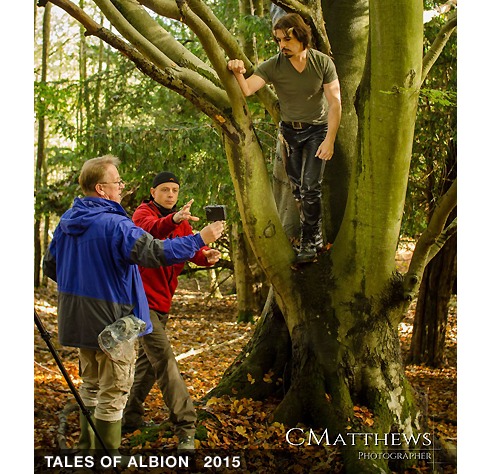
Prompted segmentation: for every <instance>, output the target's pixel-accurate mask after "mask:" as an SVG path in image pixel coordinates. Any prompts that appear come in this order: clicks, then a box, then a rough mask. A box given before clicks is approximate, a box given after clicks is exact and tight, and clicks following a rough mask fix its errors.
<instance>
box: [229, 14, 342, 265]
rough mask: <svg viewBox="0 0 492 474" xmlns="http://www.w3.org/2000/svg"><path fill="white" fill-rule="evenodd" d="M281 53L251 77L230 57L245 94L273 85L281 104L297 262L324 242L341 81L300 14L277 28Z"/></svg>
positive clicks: (310, 257)
mask: <svg viewBox="0 0 492 474" xmlns="http://www.w3.org/2000/svg"><path fill="white" fill-rule="evenodd" d="M273 35H274V38H275V41H276V42H277V43H278V45H279V48H280V53H278V54H277V55H275V56H273V57H272V58H270V59H268V60H267V61H265V62H264V63H262V64H261V65H260V66H259V67H258V68H257V69H256V71H255V72H254V74H252V75H251V76H250V77H248V78H247V79H246V78H245V77H244V73H245V72H246V69H245V67H244V63H243V61H242V60H240V59H233V60H231V61H229V63H228V68H229V69H230V70H231V71H232V72H233V73H234V76H235V77H236V79H237V81H238V83H239V86H240V87H241V90H242V92H243V94H244V95H245V96H249V95H252V94H254V93H255V92H256V91H257V90H259V89H261V88H262V87H263V86H264V85H265V84H267V83H271V84H273V86H274V87H275V91H276V92H277V95H278V99H279V103H280V116H281V120H282V121H281V123H280V135H279V138H280V140H282V142H283V144H284V145H285V148H286V161H285V169H286V172H287V176H288V177H289V180H290V182H291V186H292V190H293V194H294V197H295V199H296V201H297V202H298V203H299V205H300V214H301V243H300V250H299V253H298V255H297V261H298V262H300V263H301V262H308V261H311V260H313V259H314V258H315V257H316V253H317V251H319V250H320V249H321V248H322V246H323V236H322V228H321V183H322V179H323V172H324V168H325V163H326V161H327V160H331V158H332V156H333V151H334V143H335V137H336V133H337V131H338V127H339V125H340V119H341V110H342V108H341V99H340V84H339V81H338V76H337V72H336V69H335V65H334V63H333V61H332V60H331V58H330V57H328V56H327V55H325V54H323V53H321V52H319V51H316V50H314V49H312V48H311V47H310V44H311V29H310V28H309V26H308V25H306V23H305V22H304V21H303V19H302V18H301V16H299V15H298V14H296V13H289V14H287V15H284V16H282V17H281V18H280V19H279V20H278V21H277V22H276V23H275V25H274V27H273Z"/></svg>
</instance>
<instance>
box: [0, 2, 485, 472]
mask: <svg viewBox="0 0 492 474" xmlns="http://www.w3.org/2000/svg"><path fill="white" fill-rule="evenodd" d="M465 9H466V7H464V8H463V9H462V10H465ZM25 18H29V13H27V12H26V14H25ZM26 24H29V22H27V21H26ZM30 24H31V25H32V21H31V23H30ZM460 28H461V26H460ZM467 32H468V34H471V32H470V31H469V30H468V31H467ZM476 34H477V32H476V31H473V35H476ZM12 35H15V32H9V38H10V37H12ZM463 37H464V38H463ZM462 38H463V43H465V42H466V37H465V35H464V34H463V36H462ZM2 39H3V38H2ZM31 44H32V42H31ZM7 50H8V51H7V53H8V55H9V56H7V59H8V61H6V62H7V63H9V64H11V65H12V66H11V67H10V68H9V71H10V74H5V73H4V74H3V78H2V86H3V87H2V99H4V103H5V104H6V106H5V109H4V118H5V120H4V122H3V126H2V129H3V131H2V137H3V138H6V137H8V138H9V139H8V140H5V143H6V144H7V147H6V150H7V152H6V154H5V156H4V160H5V162H6V163H8V164H9V165H10V167H9V168H8V169H9V172H8V174H6V175H4V180H6V181H12V182H13V184H8V185H6V186H5V187H4V189H3V191H2V193H5V196H4V202H6V203H12V201H13V202H15V203H16V204H17V202H18V201H20V211H21V212H22V214H23V215H26V216H27V215H29V216H30V215H32V200H31V198H30V197H31V194H30V189H31V188H30V185H29V183H32V182H33V178H32V176H33V174H32V171H31V165H32V161H30V159H32V158H29V159H27V157H32V142H30V139H29V140H27V137H28V136H29V137H31V136H32V135H31V133H32V128H31V123H32V122H31V120H30V119H31V118H32V115H33V114H32V103H33V101H34V97H33V95H32V82H31V81H32V68H31V64H30V61H20V62H19V51H18V50H17V49H15V50H14V49H13V48H7ZM24 50H26V52H25V53H23V57H25V58H29V57H30V56H31V50H30V49H29V47H28V48H27V49H26V48H25V47H24V46H22V49H21V51H24ZM466 51H467V54H469V55H470V58H471V57H472V54H471V52H470V51H469V50H466ZM470 58H469V57H467V55H462V57H461V58H460V61H461V62H460V64H461V65H462V66H461V67H462V68H463V69H464V70H466V69H472V61H471V60H470ZM26 63H27V66H26ZM6 78H7V85H6V86H4V82H5V79H6ZM26 78H27V79H26ZM482 81H483V78H482V77H481V76H480V75H478V74H477V75H475V76H474V77H473V85H469V86H467V87H465V88H462V89H461V90H460V97H461V98H462V99H461V100H462V102H460V111H462V112H461V114H463V115H465V114H466V115H467V116H468V117H470V116H474V115H475V113H477V112H475V111H473V112H470V111H469V109H470V104H472V103H473V102H475V101H476V98H475V97H474V96H472V95H471V94H472V93H474V94H476V92H477V90H487V86H484V87H483V88H481V87H480V84H481V83H482ZM12 91H13V92H14V93H12ZM485 95H486V96H487V94H485ZM482 99H484V100H486V99H487V97H481V98H480V100H482ZM484 125H485V124H484V123H483V122H481V121H480V120H477V121H476V123H475V124H474V126H473V137H474V138H473V140H470V139H469V137H466V136H463V141H460V145H459V148H462V147H463V148H464V147H465V146H466V152H464V153H466V156H467V157H468V156H471V158H470V161H472V162H474V163H478V162H480V170H481V172H480V173H477V172H476V169H473V170H472V171H471V172H470V171H469V170H468V169H467V166H468V165H467V163H463V162H462V163H463V166H461V167H460V174H464V175H465V178H466V177H468V176H470V175H471V176H472V179H473V183H474V184H473V186H472V189H470V187H469V183H465V186H464V187H463V189H464V190H465V191H466V192H467V193H470V194H473V195H476V192H477V190H479V189H480V188H482V189H484V188H486V184H485V183H484V184H482V185H481V183H482V181H485V180H486V178H487V177H488V172H487V171H488V169H487V165H486V164H484V163H483V161H479V157H481V156H483V155H484V153H483V151H482V150H484V149H486V148H483V147H480V146H479V143H480V142H479V141H478V140H475V137H476V138H478V139H480V138H481V137H484V136H486V135H487V133H488V128H487V127H485V126H484ZM205 128H206V127H205ZM463 128H464V129H465V128H467V129H469V126H465V125H464V126H463ZM19 129H20V130H19ZM19 131H20V133H19ZM184 132H186V130H184ZM468 133H470V132H468ZM460 140H462V139H461V135H460ZM465 140H466V142H465ZM473 142H474V143H473ZM477 142H478V144H477ZM465 143H466V145H464V144H465ZM464 153H462V155H461V156H463V154H464ZM485 155H486V157H490V153H489V154H488V155H487V153H486V152H485ZM467 160H468V158H467ZM468 172H469V173H470V174H467V173H468ZM7 177H8V178H9V179H7ZM463 181H464V180H463ZM19 188H21V190H22V191H23V192H19ZM5 191H6V192H5ZM65 191H66V190H65ZM23 194H24V195H27V196H28V197H27V199H26V198H25V197H23V196H22V195H23ZM65 194H66V193H65ZM2 196H3V194H2ZM68 200H69V201H70V200H71V199H68ZM480 201H481V202H485V203H486V202H487V196H485V197H482V196H481V195H480V194H478V196H477V198H476V199H473V203H474V204H473V205H472V206H471V208H470V206H467V207H466V208H465V209H466V212H462V213H461V216H460V235H462V236H464V237H465V236H466V240H465V242H466V244H465V245H461V246H460V254H461V255H463V257H462V260H461V264H460V273H461V272H462V273H466V275H474V274H475V273H476V272H477V268H476V264H475V265H473V266H472V267H471V270H470V262H473V261H474V262H477V261H482V262H487V259H488V258H489V256H488V254H487V253H485V255H484V253H483V252H480V254H478V252H479V248H480V246H479V245H475V244H472V245H470V240H471V241H472V242H473V241H474V239H476V238H480V237H482V239H480V241H482V240H485V238H484V236H485V235H487V234H486V231H487V230H488V229H489V224H488V222H484V221H482V222H483V223H482V224H479V223H477V220H476V219H477V218H476V213H475V212H474V211H475V209H474V208H476V207H479V208H480V207H481V206H480ZM461 202H463V203H464V204H465V205H466V204H467V198H464V199H462V200H460V207H463V206H462V205H461ZM6 207H11V206H9V205H7V206H6ZM21 212H19V208H18V207H17V205H16V206H15V212H13V213H12V212H10V211H8V212H7V213H6V219H5V222H6V223H8V225H6V226H5V227H4V232H3V234H4V235H3V237H2V239H3V240H2V243H3V244H4V245H3V246H2V248H4V249H6V248H8V245H10V246H11V245H12V235H16V238H15V243H16V245H15V247H16V248H17V249H18V248H23V249H28V250H27V251H26V252H12V253H11V254H10V253H9V252H7V253H9V256H10V258H8V259H7V261H6V265H5V268H6V273H7V275H8V278H9V280H12V281H13V282H14V284H11V283H9V284H8V285H7V288H8V289H10V287H11V286H12V289H13V290H15V291H14V292H13V293H11V292H10V291H9V296H10V298H8V299H9V300H12V295H19V296H16V297H15V298H14V300H15V304H14V305H12V304H11V302H9V304H7V306H6V308H7V314H8V316H9V319H8V321H9V322H11V323H12V327H16V328H18V327H19V326H18V320H19V319H20V318H19V316H20V315H22V323H21V325H20V331H25V332H24V335H25V334H31V333H30V331H31V328H32V326H31V324H32V323H29V324H28V323H27V319H28V315H29V318H30V317H31V316H30V315H31V314H32V312H31V310H32V305H31V304H30V303H31V302H30V301H29V299H28V298H27V297H26V295H27V294H33V292H32V287H31V283H30V281H31V279H30V275H31V272H30V271H29V270H28V269H29V268H31V267H30V265H31V264H30V262H31V261H32V254H31V250H29V249H31V247H32V226H31V225H30V220H29V219H19V214H20V213H21ZM23 220H25V221H28V222H25V223H23V222H22V221H23ZM477 224H478V227H479V228H478V229H477ZM462 229H463V230H462ZM460 240H461V238H460ZM21 253H22V254H24V253H27V255H28V257H29V256H31V259H29V258H25V256H23V257H21V258H20V259H19V254H21ZM19 260H20V262H21V264H19ZM482 266H483V265H479V269H478V271H480V269H481V267H482ZM27 282H29V283H27ZM481 285H483V286H484V287H482V286H481ZM473 286H474V288H475V291H474V292H473V293H472V295H470V293H469V292H467V285H466V284H464V285H462V286H460V307H461V306H462V305H463V307H464V308H465V311H466V321H463V325H461V324H460V347H461V344H463V346H464V347H465V348H466V354H463V359H462V360H463V361H464V363H466V364H467V366H466V367H467V370H466V371H462V372H461V373H460V383H461V384H463V385H464V386H467V387H472V386H474V387H477V389H476V390H474V391H473V392H472V391H471V390H469V389H468V390H466V397H467V398H465V400H466V402H465V403H464V404H463V405H462V413H464V414H465V416H463V418H464V419H463V418H462V420H463V425H461V421H460V432H461V433H462V434H461V433H460V436H462V437H463V438H464V439H463V442H464V443H468V442H469V440H470V439H471V438H472V436H473V442H474V444H475V447H476V448H478V449H476V451H475V453H477V454H472V455H471V456H470V458H469V459H468V460H467V465H468V466H469V463H470V462H473V458H474V457H475V456H477V457H481V456H482V453H483V452H482V453H480V449H479V446H480V443H481V441H482V437H481V436H480V435H474V433H475V432H474V431H473V430H474V429H475V428H474V427H473V428H468V429H467V424H466V423H467V420H470V419H472V420H473V419H475V420H477V419H482V420H486V417H487V414H486V413H485V414H484V411H485V412H486V411H487V410H482V409H481V405H480V404H479V403H477V401H476V400H477V399H476V398H475V397H476V396H477V395H478V394H480V383H482V384H485V383H486V382H485V381H484V379H481V378H480V376H479V375H477V374H476V372H474V371H472V370H469V369H471V367H470V365H474V361H475V360H478V356H473V355H472V356H470V355H469V353H470V352H472V353H473V351H474V350H475V348H477V347H479V346H480V345H481V344H477V342H478V341H480V340H481V339H480V338H484V339H485V338H486V337H487V331H483V330H482V328H487V323H486V321H484V320H483V319H484V315H485V313H486V311H485V310H484V308H486V307H487V306H485V305H483V306H482V305H480V304H478V307H477V300H479V298H477V296H476V295H479V296H480V288H482V290H481V293H482V298H483V295H485V294H487V291H488V288H487V286H488V285H486V283H485V282H481V281H480V280H478V281H477V282H476V284H474V285H473ZM4 288H5V285H4ZM229 298H230V297H227V298H226V301H229ZM36 299H38V298H36ZM26 300H27V301H26ZM220 304H221V306H223V304H224V302H222V303H220ZM468 308H471V310H468ZM176 310H177V312H178V313H179V311H180V306H179V300H178V302H177V309H176ZM480 318H482V319H480ZM468 319H473V321H476V323H472V327H471V328H470V322H469V321H468ZM233 320H234V317H233V316H231V317H230V321H231V322H232V321H233ZM24 325H25V326H24ZM462 328H463V329H462ZM477 328H480V329H478V330H477ZM16 330H17V329H16ZM24 337H25V336H24ZM470 340H472V343H471V344H470ZM28 341H30V337H28ZM461 341H463V342H461ZM485 342H486V341H485V340H484V341H483V343H482V344H484V343H485ZM21 347H23V350H20V348H21ZM24 349H25V347H24V344H22V345H18V346H17V347H15V348H14V347H11V346H10V348H9V352H11V351H12V350H13V351H18V352H27V354H23V355H19V357H18V359H19V360H20V364H21V365H20V367H19V366H17V364H15V365H11V364H9V365H11V366H10V367H9V369H10V370H9V371H8V372H5V368H3V372H4V374H3V377H4V378H7V377H9V378H10V379H11V380H17V382H16V383H15V384H9V385H15V390H21V391H23V392H24V393H27V394H31V392H32V385H31V382H30V377H29V373H30V371H31V367H32V352H31V351H30V343H29V342H28V344H27V349H28V350H24ZM177 352H178V351H177ZM4 360H5V359H4ZM22 367H25V368H24V369H23V370H22V376H21V377H19V374H20V373H21V371H20V369H21V368H22ZM23 387H24V388H23ZM482 393H484V392H482ZM469 397H471V399H469ZM8 398H9V399H10V397H8ZM29 399H31V402H32V397H31V395H27V400H29ZM2 401H3V399H2ZM26 406H27V407H29V406H32V403H29V401H27V402H26ZM473 409H475V410H480V414H478V413H476V412H473V411H472V410H473ZM28 411H29V410H28ZM31 420H32V418H31V416H30V415H28V416H27V419H24V417H21V421H20V422H19V421H18V417H17V416H15V421H14V422H13V423H10V425H14V426H15V427H16V429H18V430H19V431H20V435H21V436H22V439H23V440H25V444H26V446H32V445H33V443H31V442H30V441H31V440H30V437H31V436H32V433H31V426H32V423H31ZM480 424H483V423H480ZM485 424H486V426H487V423H485ZM461 426H463V431H461V429H462V428H461ZM33 441H34V440H33ZM11 458H12V459H10V458H9V460H10V461H14V464H13V465H15V463H16V462H18V461H16V460H15V458H14V457H11ZM465 472H466V471H465Z"/></svg>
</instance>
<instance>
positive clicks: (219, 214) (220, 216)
mask: <svg viewBox="0 0 492 474" xmlns="http://www.w3.org/2000/svg"><path fill="white" fill-rule="evenodd" d="M205 214H206V215H207V221H210V222H215V221H225V220H226V219H227V212H226V207H225V206H205Z"/></svg>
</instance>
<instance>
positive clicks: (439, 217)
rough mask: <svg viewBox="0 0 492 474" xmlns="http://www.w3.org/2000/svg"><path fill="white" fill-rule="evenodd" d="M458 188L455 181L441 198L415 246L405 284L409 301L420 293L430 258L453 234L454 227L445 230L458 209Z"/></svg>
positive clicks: (406, 297) (405, 292)
mask: <svg viewBox="0 0 492 474" xmlns="http://www.w3.org/2000/svg"><path fill="white" fill-rule="evenodd" d="M457 187H458V184H457V180H455V181H454V182H453V184H452V185H451V187H450V188H449V189H448V191H447V192H446V193H445V194H444V195H443V196H441V198H440V199H439V201H438V203H437V205H436V207H435V209H434V212H433V213H432V217H431V219H430V222H429V225H428V226H427V229H425V231H424V232H423V233H422V235H421V236H420V239H419V240H418V242H417V245H416V246H415V250H414V252H413V257H412V260H411V262H410V266H409V268H408V272H407V274H406V275H405V279H404V283H403V285H404V294H405V299H406V300H407V301H411V300H412V299H413V298H414V296H415V294H416V292H417V291H418V288H419V286H420V282H421V280H422V274H423V272H424V270H425V266H426V265H427V263H428V262H429V261H430V258H432V257H433V256H434V255H435V254H436V253H437V250H438V246H439V245H440V242H441V241H442V240H443V239H445V238H446V235H445V234H446V233H450V232H452V226H450V227H448V228H447V229H446V230H445V231H444V232H443V229H444V226H445V225H446V220H447V218H448V216H449V214H450V212H451V211H452V210H453V209H454V208H455V207H456V203H457ZM429 257H430V258H429Z"/></svg>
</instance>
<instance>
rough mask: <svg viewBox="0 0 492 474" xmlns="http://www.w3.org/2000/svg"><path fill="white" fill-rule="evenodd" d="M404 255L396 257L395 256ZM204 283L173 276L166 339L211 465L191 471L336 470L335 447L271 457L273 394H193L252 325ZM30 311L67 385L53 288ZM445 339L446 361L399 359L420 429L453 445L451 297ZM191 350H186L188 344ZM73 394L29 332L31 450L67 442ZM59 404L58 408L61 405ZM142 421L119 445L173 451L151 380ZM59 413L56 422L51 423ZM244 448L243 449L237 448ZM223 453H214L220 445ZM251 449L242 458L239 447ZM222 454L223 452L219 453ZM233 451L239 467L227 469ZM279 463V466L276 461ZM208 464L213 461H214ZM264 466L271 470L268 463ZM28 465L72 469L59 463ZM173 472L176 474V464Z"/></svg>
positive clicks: (72, 433)
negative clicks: (144, 425) (419, 397)
mask: <svg viewBox="0 0 492 474" xmlns="http://www.w3.org/2000/svg"><path fill="white" fill-rule="evenodd" d="M403 257H404V255H403ZM206 286H207V283H206V282H205V283H204V282H203V280H201V281H200V280H198V279H195V278H191V279H190V278H185V277H181V281H180V286H179V288H178V291H177V293H176V295H175V299H174V303H173V307H172V310H171V317H170V319H169V322H168V326H167V328H168V330H167V333H168V337H169V339H170V341H171V343H172V345H173V348H174V352H175V354H176V356H178V358H179V365H180V369H181V372H182V374H183V377H184V379H185V381H186V383H187V385H188V389H189V392H190V394H191V396H192V398H193V400H194V402H195V403H196V407H197V411H198V414H199V419H200V422H199V428H198V429H197V438H198V439H196V441H195V443H196V446H197V447H198V448H199V450H198V451H197V452H202V453H205V454H206V453H209V454H210V459H207V458H206V456H205V458H202V460H203V461H204V462H210V465H211V466H210V468H209V469H205V470H204V471H201V470H199V469H197V470H196V471H194V472H243V473H248V472H249V473H256V472H258V473H260V472H261V473H263V472H264V473H267V472H272V473H274V472H279V471H284V472H293V473H303V472H333V473H338V472H342V464H341V456H340V452H339V450H338V448H337V446H328V447H321V446H310V447H308V446H300V447H297V448H296V447H292V446H287V448H288V453H289V454H288V456H287V457H285V459H283V460H279V458H278V457H276V454H275V453H279V452H283V453H285V450H286V444H287V443H286V438H285V435H286V431H287V429H288V428H286V427H285V426H283V425H282V424H279V423H271V422H270V421H269V420H270V416H271V414H272V413H273V410H274V409H275V406H276V404H277V403H278V400H273V399H272V400H266V401H263V402H259V401H253V400H251V399H236V398H234V397H221V398H220V399H217V398H211V399H210V400H209V401H208V402H207V403H204V402H202V401H201V399H202V398H203V397H204V396H205V395H206V394H207V393H208V392H209V391H210V390H211V389H212V388H213V387H214V386H216V385H217V383H218V382H219V381H220V379H221V376H222V374H223V373H224V371H225V370H226V369H227V368H228V367H229V365H230V364H231V363H232V362H233V361H234V360H235V358H236V357H237V356H238V355H239V353H240V352H241V349H242V348H243V346H244V344H245V343H246V342H247V341H248V340H249V338H250V337H251V335H252V334H253V331H254V324H251V323H237V322H236V301H235V295H227V291H225V290H223V297H222V298H220V299H211V298H209V294H208V291H207V288H206ZM35 308H36V310H37V312H38V314H39V316H40V319H41V320H42V322H43V324H44V326H45V327H46V329H47V331H48V332H49V333H50V334H51V335H52V338H51V341H52V343H53V345H54V346H55V347H56V349H57V351H58V354H59V355H60V358H61V360H62V361H63V363H64V366H65V368H66V370H67V372H68V373H69V374H70V377H71V379H72V381H73V382H74V385H75V386H76V387H79V386H80V379H79V377H78V365H77V352H76V350H75V349H72V348H66V347H60V346H59V344H58V341H57V324H56V291H55V286H54V285H53V284H49V285H48V287H47V288H42V289H39V290H38V291H36V292H35ZM413 311H414V308H413V307H412V308H411V309H410V310H409V312H408V314H407V317H406V318H405V320H404V321H403V322H402V323H401V324H400V337H401V343H402V351H403V354H405V353H406V352H407V350H408V347H409V344H410V339H411V334H412V319H413ZM446 340H447V345H446V359H447V362H446V366H445V367H443V368H440V369H432V368H428V367H424V366H417V365H408V366H407V367H406V374H407V377H408V379H409V380H410V382H411V383H412V385H413V386H414V387H416V388H418V389H419V390H420V391H421V392H423V393H425V394H426V395H427V399H428V414H429V428H428V432H431V433H432V435H433V436H435V437H439V438H440V439H443V440H445V441H446V442H447V443H450V444H451V445H456V439H457V404H456V398H457V372H456V357H457V351H456V349H457V347H456V341H457V331H456V302H455V301H454V302H453V303H452V304H451V305H450V311H449V317H448V327H447V339H446ZM192 349H193V350H194V351H192ZM76 408H77V405H76V403H75V399H74V397H73V395H72V393H71V391H70V389H69V387H68V385H67V383H66V381H65V380H64V378H63V377H62V375H61V373H60V371H59V369H58V367H57V365H56V363H55V361H54V359H53V356H52V355H51V353H50V352H49V350H48V347H47V345H46V343H45V341H43V339H42V338H41V337H40V335H39V332H38V331H37V329H35V333H34V414H35V416H34V443H35V449H36V450H39V451H38V452H41V451H47V452H53V451H54V450H55V449H56V448H57V447H59V446H60V445H65V446H66V447H68V448H70V447H73V446H75V444H76V442H77V439H78V435H79V427H78V426H79V425H78V410H77V409H76ZM64 409H65V412H63V410H64ZM366 415H367V416H370V413H368V411H367V409H366V408H365V407H359V416H360V417H364V416H366ZM145 419H146V421H152V422H154V423H156V424H158V425H159V424H161V426H158V427H156V428H153V429H146V430H143V432H142V431H139V430H138V431H136V432H134V433H131V434H127V435H125V436H124V439H123V442H122V448H124V449H125V448H126V449H128V450H129V451H130V452H131V453H134V452H138V451H139V450H141V449H149V450H153V449H154V450H156V452H161V453H162V451H159V450H163V449H164V450H166V451H167V450H169V452H171V450H174V449H175V447H176V444H177V438H176V437H175V436H173V433H172V432H171V431H169V428H168V425H167V424H166V420H167V419H168V410H167V408H166V406H165V405H164V403H163V401H162V396H161V393H160V391H159V390H158V389H157V387H156V386H154V388H153V389H152V391H151V393H150V395H149V397H147V401H146V403H145ZM60 420H62V421H63V420H64V423H62V424H60ZM245 448H248V449H245ZM221 450H223V451H221ZM245 452H248V453H249V454H251V453H254V454H255V455H254V456H249V457H248V460H247V461H245V459H244V456H245V455H244V453H245ZM221 454H222V457H220V458H219V457H218V456H220V455H221ZM235 454H241V456H242V458H241V459H242V460H241V462H242V463H243V464H242V465H241V466H243V465H244V463H245V462H246V463H247V469H238V468H232V469H230V470H229V469H227V464H229V466H230V465H231V463H232V462H236V460H235V458H234V455H235ZM282 462H283V463H284V464H282ZM214 465H215V467H214ZM147 466H148V465H145V464H144V465H141V466H140V467H138V468H136V467H135V468H133V467H132V468H129V469H127V470H126V471H125V472H177V470H176V469H167V468H165V467H164V468H159V469H158V470H156V468H151V467H147ZM269 466H271V468H270V467H269ZM440 469H441V472H444V473H446V474H452V473H455V472H456V468H454V467H451V466H441V468H440ZM430 471H432V467H431V466H430V465H429V464H425V463H423V464H420V465H419V466H416V467H415V468H412V469H411V470H409V471H407V472H409V473H410V472H430ZM36 472H59V473H64V472H71V471H67V470H64V468H61V469H55V470H46V471H43V470H42V469H41V468H39V469H38V468H37V469H36ZM179 472H181V471H179Z"/></svg>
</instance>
